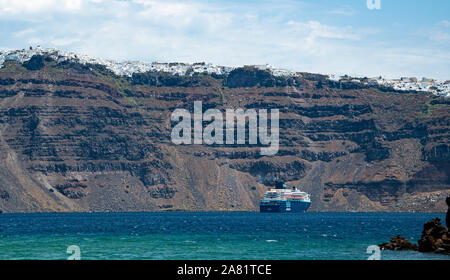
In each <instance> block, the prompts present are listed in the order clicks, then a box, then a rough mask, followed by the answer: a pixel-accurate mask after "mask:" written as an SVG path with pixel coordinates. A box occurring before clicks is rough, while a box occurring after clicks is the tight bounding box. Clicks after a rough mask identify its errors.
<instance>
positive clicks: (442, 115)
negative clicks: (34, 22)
mask: <svg viewBox="0 0 450 280" xmlns="http://www.w3.org/2000/svg"><path fill="white" fill-rule="evenodd" d="M197 100H201V101H202V102H203V107H204V109H206V108H217V109H220V110H222V111H223V110H224V109H227V108H257V109H259V108H265V109H270V108H278V109H280V118H281V119H280V150H279V152H278V154H277V155H276V156H273V157H261V155H260V149H259V147H255V146H249V145H243V146H242V145H241V146H239V145H236V146H227V145H223V146H205V145H191V146H176V145H174V144H172V143H171V141H170V132H171V128H172V126H173V123H171V121H170V114H171V113H172V112H173V110H174V109H176V108H186V109H189V110H191V111H192V106H193V102H194V101H197ZM449 131H450V103H449V101H448V100H447V99H444V98H439V97H435V96H431V95H428V94H422V93H398V92H394V91H392V90H390V89H386V88H374V87H367V86H362V85H355V84H351V83H344V84H339V83H335V82H331V81H327V80H326V79H325V77H324V76H321V75H315V74H308V73H302V74H299V76H298V77H290V78H282V77H273V76H272V75H270V74H268V73H266V72H261V71H259V70H255V69H252V68H251V67H250V68H249V67H246V68H242V69H239V70H236V71H234V72H233V73H232V74H230V75H229V76H228V77H223V76H208V75H194V76H192V77H190V76H188V77H182V76H170V75H167V74H165V73H141V74H135V75H133V77H131V78H125V77H118V76H115V75H114V74H113V73H111V72H109V71H108V70H106V69H105V68H104V67H101V66H98V65H80V64H76V63H70V62H64V63H57V62H55V61H51V60H48V59H45V58H44V59H42V58H39V57H37V58H35V59H33V60H32V61H30V62H29V63H26V64H25V65H20V64H17V63H13V62H6V63H5V67H4V68H1V69H0V210H2V211H3V212H36V211H159V210H250V211H251V210H257V209H258V203H259V200H260V198H261V196H262V194H263V193H264V191H266V190H267V189H268V188H269V187H271V186H272V185H273V184H274V182H275V181H276V180H282V181H286V182H287V183H288V184H289V185H297V186H298V187H299V188H300V189H302V190H304V191H307V192H309V193H311V194H312V206H311V208H310V211H380V210H381V211H444V210H445V209H446V206H445V203H444V202H443V201H444V200H443V199H442V198H444V197H447V196H448V195H449V194H450V161H449V159H450V140H449Z"/></svg>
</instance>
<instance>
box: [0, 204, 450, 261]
mask: <svg viewBox="0 0 450 280" xmlns="http://www.w3.org/2000/svg"><path fill="white" fill-rule="evenodd" d="M435 217H439V218H441V220H445V219H444V218H445V214H443V213H439V214H409V213H401V214H398V213H301V214H300V213H298V214H294V213H290V214H269V213H246V212H241V213H222V212H221V213H219V212H207V213H192V212H171V213H62V214H61V213H52V214H0V259H67V258H68V257H69V256H70V255H71V254H68V253H67V248H68V247H69V246H70V245H76V246H78V247H79V248H80V251H81V252H80V256H81V259H246V260H250V259H345V260H350V259H352V260H353V259H354V260H364V259H367V258H368V257H369V256H370V254H368V253H367V252H366V251H367V247H368V246H370V245H377V244H380V243H383V242H387V241H388V240H389V239H390V237H392V236H396V235H398V234H401V235H402V236H404V237H406V238H408V239H409V240H410V241H411V242H414V243H417V240H418V239H420V236H421V232H422V228H423V224H424V223H425V222H426V221H428V220H430V219H432V218H435ZM381 258H382V259H450V257H447V256H442V255H434V254H422V253H417V252H387V251H383V252H381Z"/></svg>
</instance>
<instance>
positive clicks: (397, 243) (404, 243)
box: [378, 235, 418, 251]
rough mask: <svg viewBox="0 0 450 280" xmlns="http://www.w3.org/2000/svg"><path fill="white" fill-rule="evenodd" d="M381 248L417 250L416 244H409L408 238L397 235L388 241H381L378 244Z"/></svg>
mask: <svg viewBox="0 0 450 280" xmlns="http://www.w3.org/2000/svg"><path fill="white" fill-rule="evenodd" d="M378 246H379V247H380V249H381V250H393V251H417V250H418V247H417V245H416V244H411V243H410V242H409V241H408V239H406V238H403V237H401V236H400V235H398V236H397V237H392V238H391V241H390V242H389V243H383V244H380V245H378Z"/></svg>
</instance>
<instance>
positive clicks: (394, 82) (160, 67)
mask: <svg viewBox="0 0 450 280" xmlns="http://www.w3.org/2000/svg"><path fill="white" fill-rule="evenodd" d="M34 55H47V56H50V57H51V58H52V59H54V60H55V61H57V62H63V61H76V62H79V63H81V64H100V65H104V66H105V67H106V68H107V69H109V70H111V71H112V72H114V73H115V74H116V75H121V76H128V77H131V76H132V75H133V73H143V72H166V73H170V74H172V75H180V76H183V75H194V74H195V73H207V74H217V75H227V74H228V73H230V72H231V71H232V70H233V69H235V68H237V67H228V66H218V65H213V64H211V63H204V62H200V63H179V62H174V63H163V62H152V63H146V62H137V61H123V62H117V61H113V60H105V59H100V58H92V57H89V56H87V55H82V54H76V53H73V52H67V51H64V50H60V49H57V48H42V47H40V46H37V47H30V48H28V49H22V50H6V51H0V68H2V67H3V64H4V62H5V61H8V60H12V61H18V62H20V63H23V62H25V61H28V60H30V59H31V57H33V56H34ZM251 66H254V67H256V68H258V69H261V70H268V71H270V72H271V73H272V75H274V76H296V75H301V74H299V73H298V72H294V71H290V70H285V69H278V68H275V67H273V66H271V65H268V64H266V65H251ZM328 77H329V79H330V80H332V81H342V82H350V83H355V84H362V85H366V86H384V87H389V88H393V89H394V90H397V91H418V92H424V93H432V94H434V95H438V96H444V97H450V80H446V81H440V80H436V79H432V78H425V77H423V78H416V77H402V78H399V79H386V78H383V77H382V76H380V77H374V78H357V77H349V76H347V75H345V76H336V75H328Z"/></svg>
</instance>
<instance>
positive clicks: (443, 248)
mask: <svg viewBox="0 0 450 280" xmlns="http://www.w3.org/2000/svg"><path fill="white" fill-rule="evenodd" d="M419 251H420V252H424V253H439V254H446V255H450V234H449V231H448V229H447V228H446V227H445V226H444V225H442V223H441V220H440V219H439V218H436V219H433V220H431V221H429V222H427V223H425V225H424V226H423V232H422V238H421V239H420V240H419Z"/></svg>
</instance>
